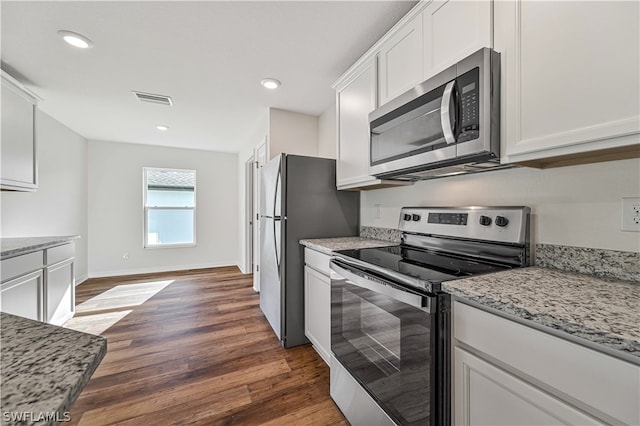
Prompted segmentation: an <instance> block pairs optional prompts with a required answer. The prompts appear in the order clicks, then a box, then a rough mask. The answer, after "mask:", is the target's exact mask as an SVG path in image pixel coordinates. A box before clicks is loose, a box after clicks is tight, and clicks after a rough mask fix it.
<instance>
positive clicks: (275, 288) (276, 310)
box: [259, 154, 359, 347]
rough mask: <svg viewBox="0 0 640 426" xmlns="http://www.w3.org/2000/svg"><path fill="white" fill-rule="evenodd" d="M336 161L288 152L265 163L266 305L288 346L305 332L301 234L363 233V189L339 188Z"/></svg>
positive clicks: (262, 219) (262, 194)
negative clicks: (360, 194)
mask: <svg viewBox="0 0 640 426" xmlns="http://www.w3.org/2000/svg"><path fill="white" fill-rule="evenodd" d="M335 176H336V162H335V160H329V159H325V158H312V157H302V156H297V155H287V154H282V155H279V156H277V157H275V158H273V159H272V160H271V161H269V162H268V163H267V164H265V165H264V167H263V168H262V176H261V179H262V185H261V190H260V197H261V198H260V200H261V201H260V245H261V247H260V270H259V274H260V308H261V309H262V312H263V313H264V315H265V316H266V317H267V320H268V321H269V324H271V327H272V328H273V330H274V332H275V333H276V335H277V336H278V339H280V341H281V343H282V345H283V346H284V347H291V346H296V345H301V344H304V343H308V342H309V341H308V340H307V338H306V337H305V335H304V252H303V248H302V247H301V246H300V240H301V239H304V238H325V237H326V238H330V237H343V236H350V235H357V234H358V230H359V228H358V225H359V194H358V193H357V192H346V191H337V190H336V178H335Z"/></svg>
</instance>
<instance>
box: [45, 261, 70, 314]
mask: <svg viewBox="0 0 640 426" xmlns="http://www.w3.org/2000/svg"><path fill="white" fill-rule="evenodd" d="M45 271H46V275H45V277H46V278H45V279H46V292H47V295H46V299H47V308H46V312H47V322H48V323H50V324H55V325H62V324H64V323H65V322H66V321H67V320H68V319H70V318H71V317H72V316H73V313H74V312H75V291H74V282H75V279H74V277H73V274H74V272H73V259H68V260H66V261H63V262H60V263H58V264H56V265H53V266H48V267H47V268H46V269H45Z"/></svg>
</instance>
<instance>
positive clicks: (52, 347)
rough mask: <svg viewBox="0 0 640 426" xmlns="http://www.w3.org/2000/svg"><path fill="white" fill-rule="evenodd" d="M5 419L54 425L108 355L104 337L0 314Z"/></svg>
mask: <svg viewBox="0 0 640 426" xmlns="http://www.w3.org/2000/svg"><path fill="white" fill-rule="evenodd" d="M0 345H1V350H0V351H1V354H0V356H1V360H2V367H1V368H2V371H1V374H2V403H1V406H0V411H1V416H2V420H1V422H2V424H3V425H4V424H7V425H12V424H38V425H50V424H57V423H58V422H62V421H65V420H68V417H67V416H68V412H69V411H70V409H71V406H72V405H73V403H74V402H75V400H76V398H77V397H78V395H79V394H80V391H81V390H82V388H83V387H84V386H85V384H86V383H87V382H88V381H89V378H90V377H91V375H92V374H93V372H94V371H95V369H96V368H97V367H98V364H100V361H102V358H104V355H105V354H106V351H107V341H106V339H105V338H104V337H101V336H96V335H92V334H87V333H81V332H79V331H74V330H69V329H66V328H62V327H57V326H54V325H50V324H45V323H42V322H39V321H33V320H29V319H26V318H22V317H18V316H15V315H10V314H6V313H0Z"/></svg>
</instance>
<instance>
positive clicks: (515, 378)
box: [452, 302, 640, 425]
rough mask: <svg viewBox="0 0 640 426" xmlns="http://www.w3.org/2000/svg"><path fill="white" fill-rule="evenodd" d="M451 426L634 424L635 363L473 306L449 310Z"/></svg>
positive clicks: (639, 383)
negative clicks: (451, 316)
mask: <svg viewBox="0 0 640 426" xmlns="http://www.w3.org/2000/svg"><path fill="white" fill-rule="evenodd" d="M453 344H454V349H453V361H452V364H453V383H452V385H453V411H454V413H453V416H454V422H455V424H456V425H558V424H563V425H570V424H579V425H593V424H622V425H637V424H640V406H639V404H638V401H640V366H638V365H636V364H632V363H630V362H627V361H624V360H621V359H618V358H614V357H613V356H609V355H606V354H604V353H602V352H599V351H596V350H593V349H589V348H587V347H584V346H581V345H578V344H576V343H573V342H569V341H567V340H565V339H562V338H560V337H557V336H554V335H551V334H548V333H545V332H543V331H540V330H537V329H534V328H531V327H528V326H526V325H523V324H520V323H517V322H515V321H511V320H508V319H505V318H502V317H499V316H497V315H494V314H491V313H488V312H485V311H482V310H480V309H476V308H474V307H471V306H468V305H465V304H462V303H460V302H456V303H454V308H453Z"/></svg>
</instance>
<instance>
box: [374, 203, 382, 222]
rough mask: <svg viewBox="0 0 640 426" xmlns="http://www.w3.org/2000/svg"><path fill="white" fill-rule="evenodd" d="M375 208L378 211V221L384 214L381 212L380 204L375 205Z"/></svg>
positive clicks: (376, 214) (376, 213)
mask: <svg viewBox="0 0 640 426" xmlns="http://www.w3.org/2000/svg"><path fill="white" fill-rule="evenodd" d="M373 207H374V208H375V209H376V212H375V216H376V219H380V218H381V217H382V214H381V212H380V204H374V205H373Z"/></svg>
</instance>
